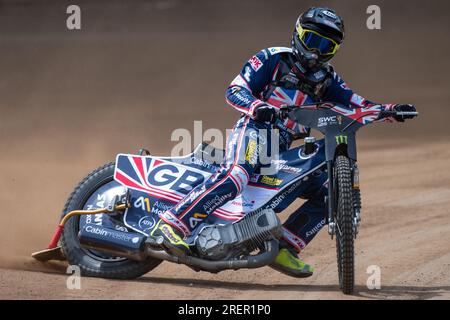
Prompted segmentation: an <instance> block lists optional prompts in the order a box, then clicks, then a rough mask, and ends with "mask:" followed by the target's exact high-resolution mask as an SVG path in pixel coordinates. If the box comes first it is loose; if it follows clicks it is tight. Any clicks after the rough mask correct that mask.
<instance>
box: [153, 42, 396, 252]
mask: <svg viewBox="0 0 450 320" xmlns="http://www.w3.org/2000/svg"><path fill="white" fill-rule="evenodd" d="M293 61H294V59H293V53H292V51H291V49H290V48H284V47H272V48H268V49H264V50H261V51H260V52H258V53H257V54H256V55H254V56H253V57H251V58H250V60H249V61H247V63H245V65H244V67H243V68H242V70H241V72H240V73H239V75H237V76H236V78H235V79H234V80H233V81H232V82H231V84H230V86H229V87H228V89H227V91H226V101H227V103H228V104H229V105H231V106H232V107H233V108H235V109H236V110H237V111H239V112H241V114H242V115H241V118H240V119H239V120H238V122H237V123H236V125H235V126H234V128H233V131H232V133H231V135H230V136H229V137H228V140H227V146H226V150H225V158H224V160H223V163H222V164H221V167H220V169H219V170H218V171H217V172H216V173H215V174H213V175H212V176H211V177H210V178H209V179H207V180H205V181H204V182H203V183H202V184H200V185H198V186H196V187H195V188H194V189H193V190H192V191H191V192H190V193H189V194H188V195H186V197H185V198H184V199H182V200H181V201H180V202H179V203H178V204H177V205H176V206H175V207H173V208H172V209H170V210H168V211H166V212H164V213H162V214H161V218H162V219H163V220H164V221H165V222H166V223H169V224H171V225H172V226H174V227H176V228H177V229H178V230H179V231H181V232H182V233H183V234H184V235H185V236H186V235H188V234H189V233H190V232H192V230H193V229H194V228H195V227H196V225H197V224H198V218H199V217H201V218H206V217H207V216H208V215H209V214H211V213H212V212H213V211H214V210H216V209H217V208H219V207H221V206H222V205H224V204H225V203H226V202H228V201H231V200H232V199H234V198H235V197H236V196H237V195H239V193H240V192H241V191H242V189H243V188H244V187H245V186H246V185H247V183H248V182H249V179H250V177H251V175H252V174H253V173H254V172H255V171H256V170H258V169H260V167H261V162H260V159H259V158H258V155H257V154H256V156H252V155H249V148H250V147H249V146H250V144H251V145H252V148H251V149H252V150H253V152H254V149H255V148H254V145H255V144H254V142H251V141H252V140H255V139H256V142H257V143H258V144H259V142H260V140H262V139H260V136H259V132H260V130H261V129H266V130H269V131H270V130H272V129H273V128H276V129H278V135H279V137H278V138H279V150H280V151H283V150H287V149H288V148H289V147H290V145H291V143H292V141H293V140H295V139H298V138H301V137H304V136H306V135H308V133H309V128H305V127H303V126H301V125H299V124H297V123H294V122H293V121H290V120H283V121H282V120H280V119H278V120H277V121H276V122H275V123H274V124H273V125H272V124H269V123H263V122H259V121H256V120H255V119H254V112H255V109H256V108H257V107H258V106H260V105H262V104H269V105H272V106H274V107H277V108H279V107H281V106H282V105H302V104H307V103H313V102H321V101H328V102H330V101H332V102H335V103H341V104H344V105H351V106H353V107H355V108H361V107H368V106H371V105H373V103H371V102H370V101H368V100H366V99H364V98H362V97H361V96H359V95H357V94H355V93H354V92H353V91H352V90H351V89H349V88H348V87H347V85H346V84H345V82H344V81H343V80H342V79H341V78H340V77H339V76H338V75H337V74H336V72H334V70H333V68H332V67H331V66H330V65H326V66H324V67H322V68H321V69H320V70H315V71H314V74H313V75H309V74H306V72H304V74H301V73H300V72H301V71H299V70H298V68H297V69H296V66H295V64H294V62H293ZM317 76H318V77H319V78H320V79H321V80H320V81H319V82H318V83H315V82H311V81H310V80H309V79H310V78H311V77H312V78H314V77H316V78H317ZM305 79H306V80H305ZM391 106H392V105H383V108H390V107H391ZM264 140H265V139H264ZM265 143H267V141H265ZM268 152H269V154H270V152H271V150H270V143H268ZM326 185H327V175H326V173H322V174H318V175H315V176H313V177H311V178H310V179H309V180H308V181H307V182H305V183H302V184H301V185H300V189H299V190H298V196H299V197H301V198H304V199H307V201H306V202H305V203H304V204H303V205H302V206H301V207H300V208H299V209H298V210H296V211H295V212H294V213H293V214H292V215H291V216H290V217H289V218H288V219H287V221H286V222H285V223H284V225H283V240H285V242H287V243H289V244H290V245H291V246H292V247H294V248H295V249H296V250H297V251H301V250H302V249H303V248H304V247H305V246H306V245H307V244H308V243H309V242H310V241H311V240H312V239H313V238H314V236H315V235H316V234H317V233H318V232H319V230H320V229H321V228H322V227H323V226H324V225H325V224H326V219H325V216H326V208H325V202H324V197H325V195H326V194H327V188H326ZM192 217H195V219H191V218H192Z"/></svg>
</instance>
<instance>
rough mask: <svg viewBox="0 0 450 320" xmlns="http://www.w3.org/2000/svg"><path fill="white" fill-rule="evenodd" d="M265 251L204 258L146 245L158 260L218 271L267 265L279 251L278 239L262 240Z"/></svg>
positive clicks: (151, 255) (148, 253)
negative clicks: (228, 257) (230, 257)
mask: <svg viewBox="0 0 450 320" xmlns="http://www.w3.org/2000/svg"><path fill="white" fill-rule="evenodd" d="M264 246H265V251H264V252H263V253H260V254H258V255H255V256H249V257H248V259H244V260H219V261H212V260H205V259H200V258H196V257H191V256H185V257H178V256H174V255H171V254H169V253H167V252H165V251H162V250H155V249H152V248H151V247H147V255H148V256H150V257H152V258H155V259H160V260H167V261H171V262H175V263H178V264H185V265H187V266H190V267H194V268H197V269H201V270H204V271H209V272H219V271H223V270H230V269H232V270H238V269H254V268H260V267H264V266H267V265H269V264H271V263H272V262H274V261H275V258H276V256H277V254H278V251H279V244H278V240H276V239H272V240H268V241H266V242H264Z"/></svg>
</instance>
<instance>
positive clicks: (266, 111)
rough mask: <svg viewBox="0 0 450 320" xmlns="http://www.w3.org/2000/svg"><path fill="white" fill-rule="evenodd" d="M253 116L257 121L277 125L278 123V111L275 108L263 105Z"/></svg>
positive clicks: (257, 108)
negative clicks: (276, 122)
mask: <svg viewBox="0 0 450 320" xmlns="http://www.w3.org/2000/svg"><path fill="white" fill-rule="evenodd" d="M253 114H254V116H253V118H254V119H255V120H256V121H260V122H270V123H275V121H277V115H278V111H277V109H276V108H275V107H273V106H270V105H268V104H262V105H260V106H258V107H256V109H255V111H254V113H253Z"/></svg>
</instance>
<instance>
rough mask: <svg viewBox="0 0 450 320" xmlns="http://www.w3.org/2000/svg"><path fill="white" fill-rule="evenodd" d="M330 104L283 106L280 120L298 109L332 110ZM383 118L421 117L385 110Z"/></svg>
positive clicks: (382, 114)
mask: <svg viewBox="0 0 450 320" xmlns="http://www.w3.org/2000/svg"><path fill="white" fill-rule="evenodd" d="M330 104H331V103H329V102H322V103H313V104H305V105H301V106H296V105H290V106H288V105H286V106H282V107H281V108H280V110H279V113H278V116H279V118H280V119H286V118H287V117H288V114H289V112H290V111H292V110H295V109H297V108H301V109H310V108H311V107H314V106H315V107H316V108H317V109H319V108H328V109H330V108H332V106H333V104H331V105H330ZM383 116H385V117H388V116H412V117H417V116H419V112H417V111H395V110H384V111H381V112H380V118H382V117H383Z"/></svg>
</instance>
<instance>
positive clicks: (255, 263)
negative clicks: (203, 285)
mask: <svg viewBox="0 0 450 320" xmlns="http://www.w3.org/2000/svg"><path fill="white" fill-rule="evenodd" d="M78 237H79V240H80V244H81V246H82V247H83V248H86V249H91V250H97V251H101V252H105V253H108V254H111V255H114V256H118V257H124V258H128V259H131V260H136V261H143V260H145V259H147V258H148V257H152V258H155V259H160V260H167V261H170V262H175V263H178V264H185V265H187V266H190V267H194V268H197V269H201V270H204V271H209V272H219V271H222V270H229V269H232V270H237V269H253V268H260V267H263V266H266V265H269V264H271V263H272V262H273V261H274V260H275V257H276V256H277V254H278V250H279V246H278V240H276V239H272V240H268V241H266V242H265V243H264V246H265V251H264V252H263V253H261V254H258V255H255V256H249V257H248V258H247V259H243V260H219V261H212V260H205V259H200V258H196V257H191V256H184V257H178V256H175V255H171V254H169V253H167V252H166V251H164V250H163V247H162V240H163V239H162V237H158V238H153V237H146V236H144V235H142V234H139V233H135V232H123V231H118V230H114V229H111V228H106V227H103V226H98V225H94V224H86V225H85V226H83V228H82V229H81V230H80V232H79V234H78Z"/></svg>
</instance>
